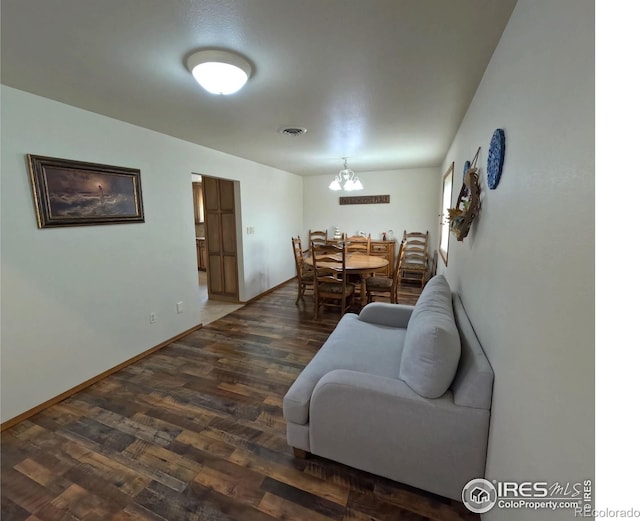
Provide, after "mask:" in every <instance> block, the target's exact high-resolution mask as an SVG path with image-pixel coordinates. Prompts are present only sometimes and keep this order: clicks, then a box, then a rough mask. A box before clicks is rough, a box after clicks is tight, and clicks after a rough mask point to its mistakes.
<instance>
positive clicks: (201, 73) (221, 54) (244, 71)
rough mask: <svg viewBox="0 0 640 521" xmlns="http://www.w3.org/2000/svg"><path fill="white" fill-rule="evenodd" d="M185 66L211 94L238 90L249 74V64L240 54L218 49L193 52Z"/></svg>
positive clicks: (231, 92) (229, 92)
mask: <svg viewBox="0 0 640 521" xmlns="http://www.w3.org/2000/svg"><path fill="white" fill-rule="evenodd" d="M187 68H188V69H189V71H190V72H191V74H193V77H194V78H195V79H196V80H197V82H198V83H199V84H200V85H201V86H202V87H203V88H204V89H205V90H207V91H209V92H210V93H211V94H233V93H234V92H238V91H239V90H240V89H241V88H242V87H243V85H244V84H245V83H246V82H247V80H248V79H249V76H251V72H252V69H251V64H250V63H249V62H248V61H247V60H246V59H245V58H243V57H242V56H240V55H238V54H235V53H232V52H229V51H222V50H218V49H208V50H204V51H198V52H195V53H193V54H192V55H191V56H189V57H188V58H187Z"/></svg>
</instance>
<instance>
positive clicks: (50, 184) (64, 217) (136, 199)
mask: <svg viewBox="0 0 640 521" xmlns="http://www.w3.org/2000/svg"><path fill="white" fill-rule="evenodd" d="M27 163H28V168H29V175H30V178H31V187H32V190H33V200H34V204H35V209H36V218H37V221H38V228H54V227H61V226H91V225H99V224H120V223H136V222H144V210H143V206H142V190H141V187H140V170H138V169H135V168H125V167H119V166H112V165H102V164H98V163H87V162H83V161H73V160H69V159H59V158H54V157H47V156H38V155H33V154H27Z"/></svg>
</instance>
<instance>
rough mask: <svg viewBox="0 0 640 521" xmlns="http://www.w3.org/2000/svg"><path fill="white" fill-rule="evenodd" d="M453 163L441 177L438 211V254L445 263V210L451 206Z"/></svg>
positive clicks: (447, 250)
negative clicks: (440, 202)
mask: <svg viewBox="0 0 640 521" xmlns="http://www.w3.org/2000/svg"><path fill="white" fill-rule="evenodd" d="M453 165H454V163H451V166H450V167H449V169H448V170H447V171H446V172H445V174H444V176H443V178H442V205H441V213H440V247H439V250H440V256H441V257H442V260H443V261H444V265H445V266H446V265H447V259H448V256H449V219H448V212H447V210H448V209H449V208H451V193H452V191H453Z"/></svg>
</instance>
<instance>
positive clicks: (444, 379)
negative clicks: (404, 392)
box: [400, 275, 460, 398]
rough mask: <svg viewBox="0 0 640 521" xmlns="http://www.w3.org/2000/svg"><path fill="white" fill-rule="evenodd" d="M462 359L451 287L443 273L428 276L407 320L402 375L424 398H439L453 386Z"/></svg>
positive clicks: (401, 364)
mask: <svg viewBox="0 0 640 521" xmlns="http://www.w3.org/2000/svg"><path fill="white" fill-rule="evenodd" d="M459 359H460V336H459V334H458V329H457V327H456V322H455V319H454V317H453V307H452V304H451V289H450V288H449V284H448V283H447V279H446V278H445V277H444V275H437V276H435V277H433V278H431V279H430V280H429V282H428V283H427V285H426V286H425V287H424V290H423V291H422V294H421V295H420V298H419V299H418V301H417V302H416V306H415V308H414V310H413V313H412V314H411V318H410V319H409V323H408V324H407V333H406V335H405V339H404V347H403V350H402V358H401V360H400V379H401V380H403V381H404V382H405V383H406V384H407V385H408V386H409V387H411V389H413V390H414V391H415V392H416V393H418V394H419V395H420V396H423V397H425V398H439V397H440V396H442V395H443V394H444V393H445V392H446V391H447V389H449V387H450V386H451V382H452V381H453V378H454V377H455V375H456V371H457V369H458V361H459Z"/></svg>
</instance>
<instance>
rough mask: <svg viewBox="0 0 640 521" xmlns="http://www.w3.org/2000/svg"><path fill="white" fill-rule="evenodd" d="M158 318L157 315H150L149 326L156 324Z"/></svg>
mask: <svg viewBox="0 0 640 521" xmlns="http://www.w3.org/2000/svg"><path fill="white" fill-rule="evenodd" d="M156 320H158V316H157V315H156V314H155V313H149V324H155V323H156Z"/></svg>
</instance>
